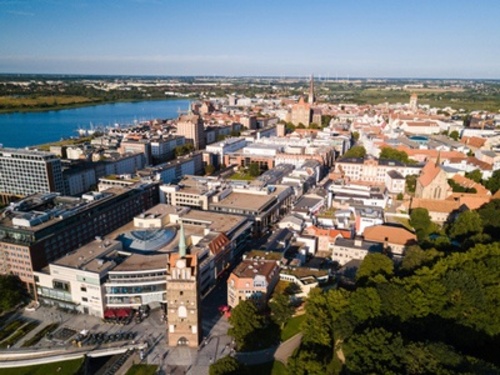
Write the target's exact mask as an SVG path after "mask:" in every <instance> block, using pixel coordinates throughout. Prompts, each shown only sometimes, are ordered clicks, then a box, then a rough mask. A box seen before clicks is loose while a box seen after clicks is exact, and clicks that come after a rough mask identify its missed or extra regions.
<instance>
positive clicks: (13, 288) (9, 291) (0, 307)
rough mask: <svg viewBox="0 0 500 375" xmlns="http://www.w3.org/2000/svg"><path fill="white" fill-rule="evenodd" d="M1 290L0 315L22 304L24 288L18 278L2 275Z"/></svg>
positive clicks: (0, 278)
mask: <svg viewBox="0 0 500 375" xmlns="http://www.w3.org/2000/svg"><path fill="white" fill-rule="evenodd" d="M0 290H1V291H2V293H0V313H2V312H3V311H6V310H10V309H12V308H13V307H15V306H16V305H17V304H18V303H20V302H22V299H23V294H24V288H23V286H22V285H21V280H19V278H18V277H17V276H14V275H0Z"/></svg>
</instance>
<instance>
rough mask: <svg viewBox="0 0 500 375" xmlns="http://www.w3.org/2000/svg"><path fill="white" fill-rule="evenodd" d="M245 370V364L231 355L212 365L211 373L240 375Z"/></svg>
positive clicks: (216, 374)
mask: <svg viewBox="0 0 500 375" xmlns="http://www.w3.org/2000/svg"><path fill="white" fill-rule="evenodd" d="M244 371H245V369H244V366H243V365H242V364H241V363H240V362H238V361H237V360H236V358H233V357H231V356H229V355H228V356H225V357H222V358H221V359H219V360H218V361H217V362H215V363H214V364H212V365H210V369H209V374H210V375H239V374H241V373H243V372H244Z"/></svg>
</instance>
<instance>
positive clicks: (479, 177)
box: [465, 169, 483, 183]
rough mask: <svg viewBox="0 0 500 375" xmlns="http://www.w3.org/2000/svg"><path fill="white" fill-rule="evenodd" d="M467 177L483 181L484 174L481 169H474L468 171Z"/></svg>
mask: <svg viewBox="0 0 500 375" xmlns="http://www.w3.org/2000/svg"><path fill="white" fill-rule="evenodd" d="M465 177H467V178H470V179H471V180H472V181H474V182H477V183H481V180H482V179H483V174H482V173H481V171H480V170H479V169H474V170H473V171H472V172H467V173H466V174H465Z"/></svg>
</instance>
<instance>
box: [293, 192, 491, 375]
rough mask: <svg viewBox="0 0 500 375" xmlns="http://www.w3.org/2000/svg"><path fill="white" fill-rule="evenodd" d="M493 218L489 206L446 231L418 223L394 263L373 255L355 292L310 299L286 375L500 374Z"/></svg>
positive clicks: (315, 295)
mask: <svg viewBox="0 0 500 375" xmlns="http://www.w3.org/2000/svg"><path fill="white" fill-rule="evenodd" d="M498 212H500V200H493V201H491V202H490V203H488V204H486V205H484V206H482V207H481V208H479V209H478V210H476V211H463V212H459V213H457V216H456V219H455V220H454V221H453V222H451V223H449V224H447V225H445V227H444V228H439V227H437V226H435V225H433V224H432V223H431V222H430V220H426V218H425V214H426V212H423V213H420V214H419V215H417V216H419V217H418V218H414V221H416V223H417V226H420V228H418V230H419V232H420V233H419V234H420V235H419V245H418V246H413V247H412V248H410V249H409V250H408V251H407V253H406V256H405V258H404V259H403V261H402V262H400V263H396V264H394V262H393V261H392V260H391V259H390V257H389V256H388V255H384V254H371V255H368V256H367V257H366V258H365V259H364V261H363V262H362V264H361V266H360V268H359V270H358V272H357V274H356V285H355V288H351V290H347V289H342V288H339V289H331V290H329V291H327V292H323V291H322V290H321V289H316V290H314V292H313V293H312V294H310V297H309V299H308V301H307V304H306V316H307V317H306V319H305V322H304V324H303V326H302V330H303V334H304V336H303V340H302V344H301V346H300V348H299V349H298V351H297V352H296V353H295V355H294V356H293V357H292V358H291V359H290V360H289V362H288V366H287V367H288V373H290V374H310V375H312V374H318V375H319V374H500V357H499V356H498V348H499V347H500V309H499V306H500V288H499V280H500V242H499V240H500V223H499V221H498V219H497V216H498ZM427 214H428V213H427ZM422 216H423V218H422ZM427 219H428V218H427ZM425 226H428V227H427V228H425Z"/></svg>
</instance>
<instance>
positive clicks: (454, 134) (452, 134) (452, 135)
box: [448, 130, 460, 141]
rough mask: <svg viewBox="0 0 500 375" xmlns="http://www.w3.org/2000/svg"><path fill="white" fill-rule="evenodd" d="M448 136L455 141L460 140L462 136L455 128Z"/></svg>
mask: <svg viewBox="0 0 500 375" xmlns="http://www.w3.org/2000/svg"><path fill="white" fill-rule="evenodd" d="M448 136H449V137H450V138H451V139H453V140H455V141H458V139H459V138H460V134H459V133H458V131H456V130H453V131H452V132H451V133H450V134H449V135H448Z"/></svg>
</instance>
